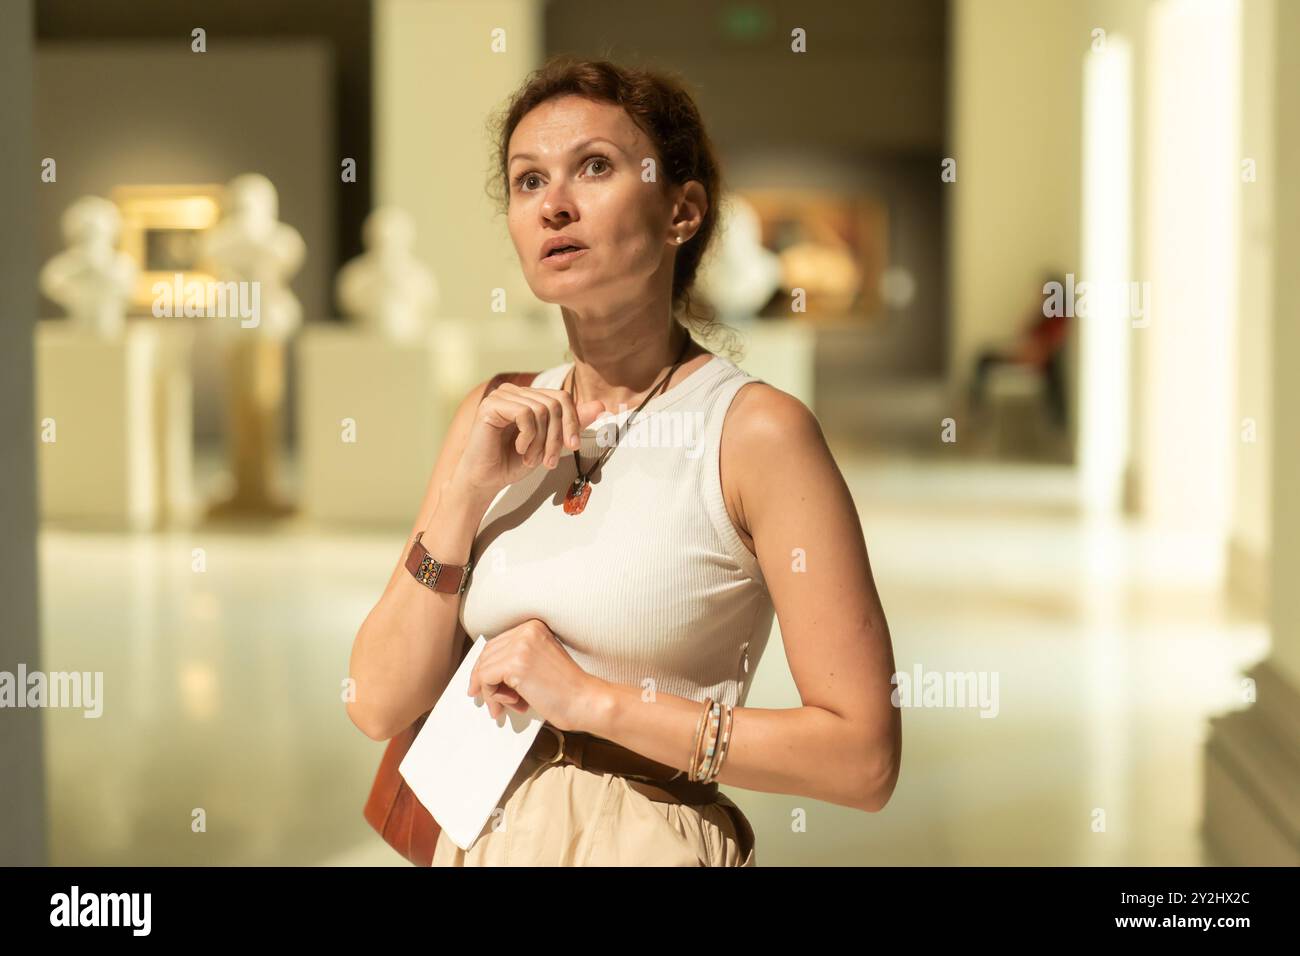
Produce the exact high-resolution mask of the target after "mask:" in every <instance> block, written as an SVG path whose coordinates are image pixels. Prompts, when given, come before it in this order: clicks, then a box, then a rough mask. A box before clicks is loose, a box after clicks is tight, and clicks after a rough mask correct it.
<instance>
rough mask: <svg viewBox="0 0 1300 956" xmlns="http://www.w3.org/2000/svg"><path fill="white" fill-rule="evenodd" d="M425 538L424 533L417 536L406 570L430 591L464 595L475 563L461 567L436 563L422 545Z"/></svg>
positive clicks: (407, 558)
mask: <svg viewBox="0 0 1300 956" xmlns="http://www.w3.org/2000/svg"><path fill="white" fill-rule="evenodd" d="M423 537H424V532H423V531H421V532H419V533H417V534H416V536H415V541H414V542H413V543H412V544H411V553H410V554H408V555H407V556H406V570H408V571H410V572H411V574H412V575H413V576H414V577H415V580H417V581H419V582H420V583H421V584H423V585H424V586H425V587H427V588H428V589H429V590H430V591H439V592H441V593H442V594H464V593H465V588H466V586H468V584H469V572H470V568H472V567H474V562H473V561H470V562H469V563H468V564H465V565H459V564H443V563H442V562H441V561H435V560H434V558H433V556H432V555H431V554H429V552H428V549H426V548H425V546H424V545H423V544H421V543H420V539H421V538H423Z"/></svg>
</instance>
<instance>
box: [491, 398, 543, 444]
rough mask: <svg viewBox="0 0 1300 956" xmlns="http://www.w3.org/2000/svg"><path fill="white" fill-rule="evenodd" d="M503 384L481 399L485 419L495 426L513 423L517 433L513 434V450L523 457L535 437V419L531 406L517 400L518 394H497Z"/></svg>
mask: <svg viewBox="0 0 1300 956" xmlns="http://www.w3.org/2000/svg"><path fill="white" fill-rule="evenodd" d="M505 387H506V386H505V385H502V386H500V387H499V388H497V389H496V390H495V391H493V392H492V394H491V395H489V396H488V397H487V398H486V399H484V400H483V405H484V406H485V407H486V412H485V418H486V421H487V422H488V423H489V424H490V425H493V426H495V427H497V428H505V427H506V426H507V425H514V426H515V427H516V428H517V429H518V430H519V433H518V434H517V435H516V436H515V443H514V448H515V452H516V453H517V454H518V455H519V456H520V457H523V456H524V454H525V452H527V450H528V448H529V446H530V445H532V444H533V442H534V440H535V439H536V432H537V421H536V418H535V417H534V415H533V411H532V408H531V407H530V406H529V405H528V404H526V403H525V402H522V401H520V400H519V396H518V395H498V394H497V393H498V392H500V391H501V390H502V389H503V388H505Z"/></svg>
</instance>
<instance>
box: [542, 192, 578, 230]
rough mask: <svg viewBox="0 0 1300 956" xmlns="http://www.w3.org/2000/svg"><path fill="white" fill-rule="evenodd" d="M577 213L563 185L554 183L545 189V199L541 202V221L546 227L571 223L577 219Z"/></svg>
mask: <svg viewBox="0 0 1300 956" xmlns="http://www.w3.org/2000/svg"><path fill="white" fill-rule="evenodd" d="M577 212H578V210H577V207H576V206H574V204H573V200H572V199H571V197H570V196H569V194H568V192H567V190H566V189H565V187H564V184H563V183H554V184H552V185H551V186H549V187H548V188H547V191H546V198H545V199H544V200H543V201H542V219H543V220H544V221H545V222H546V224H547V225H548V226H562V225H564V224H566V223H570V222H573V221H574V220H575V219H577V218H578V216H577Z"/></svg>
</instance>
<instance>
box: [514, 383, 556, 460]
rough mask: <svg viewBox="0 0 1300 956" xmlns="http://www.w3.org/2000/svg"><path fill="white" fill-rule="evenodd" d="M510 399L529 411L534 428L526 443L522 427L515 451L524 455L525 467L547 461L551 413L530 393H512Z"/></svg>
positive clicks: (530, 431)
mask: <svg viewBox="0 0 1300 956" xmlns="http://www.w3.org/2000/svg"><path fill="white" fill-rule="evenodd" d="M510 397H511V398H513V399H514V400H515V401H516V402H518V403H519V404H521V405H522V406H524V408H526V409H528V411H527V412H526V413H525V414H527V415H529V416H530V419H529V422H530V425H531V426H532V427H531V428H530V429H529V432H528V435H527V442H526V443H525V436H524V435H523V434H522V432H523V426H522V425H521V426H520V432H521V434H520V436H519V439H518V440H517V441H516V442H515V450H516V451H519V453H520V454H521V455H523V457H524V464H525V465H528V466H530V467H531V466H533V465H537V464H539V463H541V462H543V461H545V459H546V456H547V454H548V453H547V450H546V449H547V445H548V444H549V442H550V432H551V423H550V417H551V411H550V409H549V408H547V406H546V405H545V404H543V403H542V402H540V401H538V399H537V398H536V397H535V396H533V395H530V394H529V393H528V391H524V390H519V391H516V392H513V393H511V396H510ZM521 444H522V445H524V447H523V449H522V450H521V449H520V448H519V446H520V445H521Z"/></svg>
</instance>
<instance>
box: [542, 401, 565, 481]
mask: <svg viewBox="0 0 1300 956" xmlns="http://www.w3.org/2000/svg"><path fill="white" fill-rule="evenodd" d="M538 401H540V402H541V403H542V404H543V405H544V406H546V422H547V428H546V453H545V454H546V457H545V458H543V459H542V460H543V462H544V463H545V464H546V467H547V468H557V467H559V464H560V452H561V451H563V449H564V444H565V442H564V406H563V405H561V404H560V400H559V399H558V398H556V397H555V396H554V395H548V394H545V393H543V394H542V396H541V398H539V399H538Z"/></svg>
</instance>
